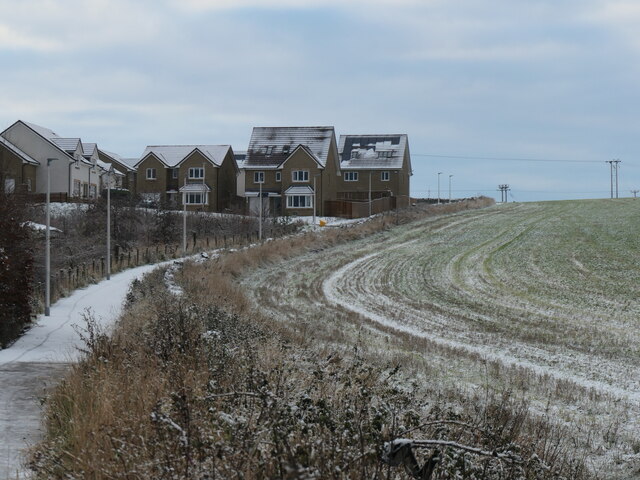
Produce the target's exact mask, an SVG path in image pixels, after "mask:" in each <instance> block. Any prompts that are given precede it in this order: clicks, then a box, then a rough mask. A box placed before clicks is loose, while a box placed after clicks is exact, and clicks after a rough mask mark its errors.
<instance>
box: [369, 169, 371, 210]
mask: <svg viewBox="0 0 640 480" xmlns="http://www.w3.org/2000/svg"><path fill="white" fill-rule="evenodd" d="M369 216H371V170H369Z"/></svg>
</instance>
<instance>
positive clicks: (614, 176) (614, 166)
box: [607, 158, 621, 198]
mask: <svg viewBox="0 0 640 480" xmlns="http://www.w3.org/2000/svg"><path fill="white" fill-rule="evenodd" d="M607 163H608V164H609V170H610V177H611V179H610V183H611V198H618V168H619V167H620V163H621V160H620V159H617V158H614V159H613V160H607ZM614 180H615V197H614V196H613V192H614Z"/></svg>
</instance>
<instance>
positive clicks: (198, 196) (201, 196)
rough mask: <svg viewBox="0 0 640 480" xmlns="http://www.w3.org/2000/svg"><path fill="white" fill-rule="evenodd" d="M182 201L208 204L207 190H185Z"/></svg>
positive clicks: (188, 203) (189, 203)
mask: <svg viewBox="0 0 640 480" xmlns="http://www.w3.org/2000/svg"><path fill="white" fill-rule="evenodd" d="M183 195H184V202H185V204H186V205H208V204H209V198H208V196H209V195H208V193H207V192H185V193H184V194H183Z"/></svg>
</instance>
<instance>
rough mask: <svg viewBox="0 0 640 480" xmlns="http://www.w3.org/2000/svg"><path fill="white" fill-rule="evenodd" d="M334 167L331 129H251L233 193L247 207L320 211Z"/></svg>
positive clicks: (331, 188) (331, 190) (330, 193)
mask: <svg viewBox="0 0 640 480" xmlns="http://www.w3.org/2000/svg"><path fill="white" fill-rule="evenodd" d="M339 172H340V165H339V159H338V149H337V143H336V137H335V131H334V128H333V127H255V128H254V129H253V132H252V134H251V139H250V141H249V148H248V149H247V153H246V157H245V158H244V161H243V163H242V165H241V174H240V178H239V187H238V195H239V196H241V197H244V199H245V204H246V206H247V209H248V210H249V211H251V212H253V213H256V212H257V211H258V210H259V208H260V207H259V205H260V203H261V202H260V198H259V194H260V191H262V195H263V199H262V200H263V201H262V205H263V210H264V211H265V213H270V214H273V215H313V212H314V205H315V210H316V213H317V214H318V215H323V214H324V202H325V201H326V200H329V199H333V198H334V197H335V192H336V187H337V185H338V180H339V174H340V173H339Z"/></svg>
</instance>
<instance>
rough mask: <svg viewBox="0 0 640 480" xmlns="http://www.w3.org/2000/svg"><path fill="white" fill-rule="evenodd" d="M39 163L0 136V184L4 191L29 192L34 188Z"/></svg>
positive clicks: (33, 190)
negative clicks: (2, 183)
mask: <svg viewBox="0 0 640 480" xmlns="http://www.w3.org/2000/svg"><path fill="white" fill-rule="evenodd" d="M38 165H39V163H38V162H37V161H36V160H34V159H33V158H31V157H30V156H29V155H27V154H26V153H24V152H23V151H22V150H20V149H19V148H18V147H16V146H15V145H13V144H12V143H11V142H9V141H8V140H6V139H5V138H3V137H0V178H2V181H3V182H4V185H0V188H3V189H4V191H5V192H6V193H13V192H15V193H31V192H35V190H36V168H38Z"/></svg>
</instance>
